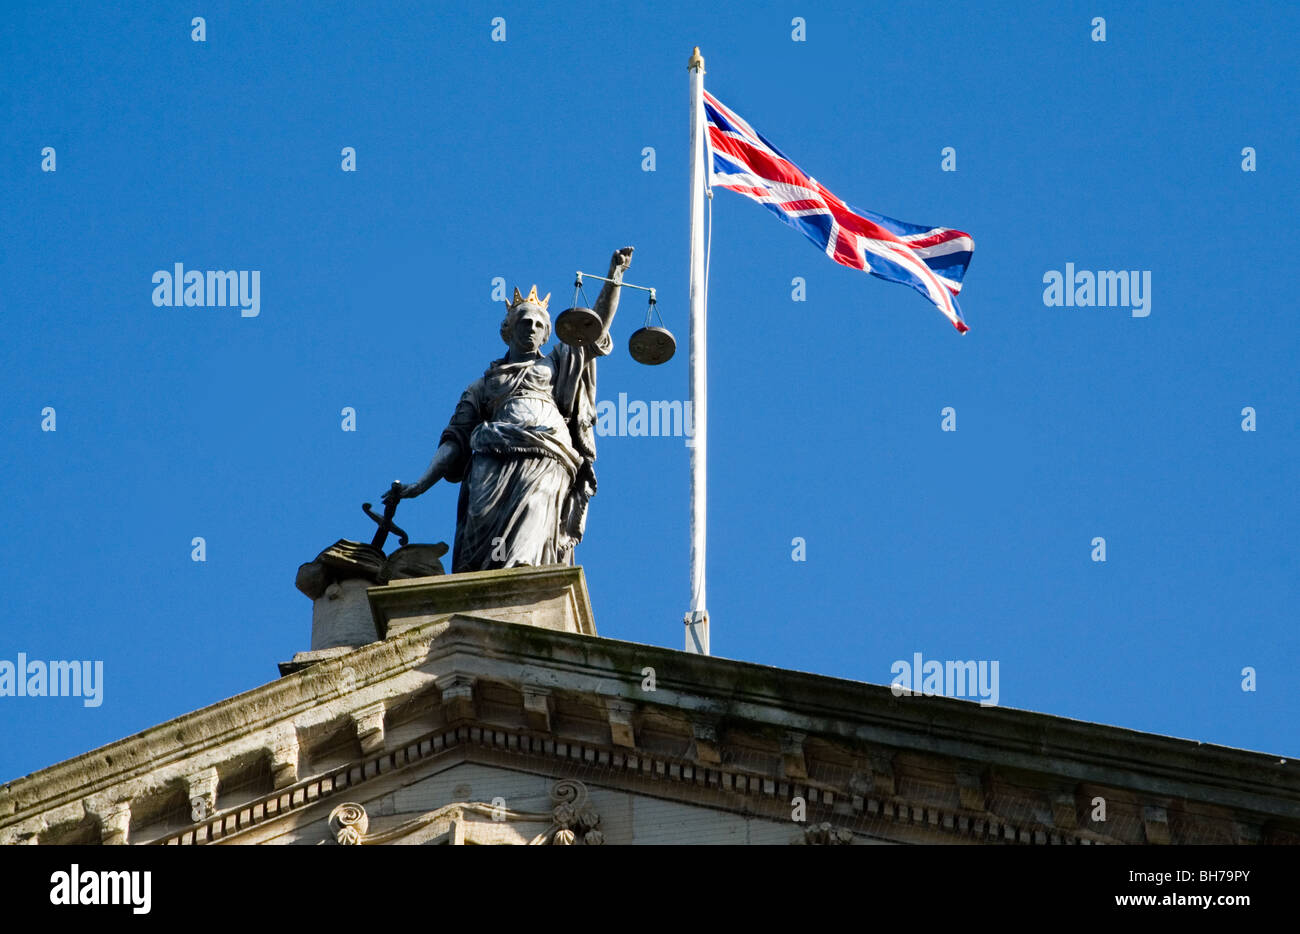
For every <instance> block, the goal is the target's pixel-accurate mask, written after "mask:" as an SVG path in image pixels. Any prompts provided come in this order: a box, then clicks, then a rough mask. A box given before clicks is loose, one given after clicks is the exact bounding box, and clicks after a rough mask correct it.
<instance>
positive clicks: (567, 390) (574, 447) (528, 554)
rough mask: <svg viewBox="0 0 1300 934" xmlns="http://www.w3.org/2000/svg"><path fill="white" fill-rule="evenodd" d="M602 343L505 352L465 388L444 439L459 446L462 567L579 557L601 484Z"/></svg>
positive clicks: (458, 554) (456, 568)
mask: <svg viewBox="0 0 1300 934" xmlns="http://www.w3.org/2000/svg"><path fill="white" fill-rule="evenodd" d="M612 347H613V342H612V341H611V340H610V337H609V334H608V333H606V334H604V335H602V336H601V339H600V340H599V341H597V342H596V343H595V344H589V345H587V346H584V347H570V346H569V345H567V344H562V343H558V342H557V345H556V347H555V349H554V350H552V351H551V352H550V354H549V355H547V356H545V357H540V358H538V359H536V360H528V361H525V362H523V363H506V362H505V359H504V358H503V359H501V360H497V361H495V362H493V364H492V365H491V366H490V367H488V369H487V371H486V372H485V373H484V374H483V376H482V378H480V379H478V380H476V381H475V382H474V383H472V384H471V385H470V387H469V388H468V389H466V390H465V392H464V393H463V394H462V395H461V397H460V402H459V403H458V404H457V405H456V411H455V414H453V415H452V417H451V423H450V424H449V425H448V426H447V428H446V430H445V431H443V433H442V437H441V439H440V440H439V444H442V443H445V442H446V441H448V440H451V441H454V442H455V443H456V445H457V447H458V449H459V454H458V456H457V458H456V461H455V463H454V464H453V465H452V466H451V467H450V468H449V469H448V471H447V473H446V479H448V480H450V481H452V482H453V483H454V482H458V481H459V482H460V484H461V490H460V501H459V503H458V505H457V509H456V543H455V550H454V551H453V553H452V571H453V572H456V573H459V572H461V571H484V570H488V569H490V568H508V567H516V566H519V565H543V564H572V563H573V548H574V546H575V545H577V543H578V542H579V541H581V539H582V532H583V528H584V526H585V524H586V514H587V501H588V500H589V499H590V497H591V496H592V495H593V494H594V493H595V492H596V479H595V473H594V472H593V470H592V462H593V461H594V460H595V459H596V444H595V434H594V432H593V430H592V426H593V424H594V422H595V410H596V358H597V357H601V356H604V355H606V354H608V353H609V352H610V350H611V349H612Z"/></svg>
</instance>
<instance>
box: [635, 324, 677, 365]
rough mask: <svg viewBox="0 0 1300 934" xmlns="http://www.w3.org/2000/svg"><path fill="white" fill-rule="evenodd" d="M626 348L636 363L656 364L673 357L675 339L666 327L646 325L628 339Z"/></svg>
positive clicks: (675, 348) (675, 347)
mask: <svg viewBox="0 0 1300 934" xmlns="http://www.w3.org/2000/svg"><path fill="white" fill-rule="evenodd" d="M627 349H628V351H629V352H630V353H631V354H632V359H633V360H635V361H636V362H637V363H644V364H645V365H646V366H658V365H659V364H660V363H667V362H668V361H669V360H671V359H672V358H673V354H674V353H676V352H677V341H676V340H674V339H673V335H672V332H671V331H669V330H668V329H667V328H651V327H646V328H642V329H641V330H639V331H637V332H636V333H635V334H633V335H632V336H631V337H630V338H629V339H628V342H627Z"/></svg>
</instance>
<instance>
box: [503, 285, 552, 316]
mask: <svg viewBox="0 0 1300 934" xmlns="http://www.w3.org/2000/svg"><path fill="white" fill-rule="evenodd" d="M550 300H551V293H550V292H547V293H546V297H545V298H538V297H537V286H533V287H532V288H531V289H529V290H528V294H527V295H526V296H525V295H520V294H519V287H518V286H515V297H514V301H511V302H507V303H506V304H507V307H509V309H510V310H511V311H514V310H515V309H516V308H518V307H519V306H520V305H522V304H524V303H525V302H527V303H529V304H531V305H537V306H538V307H539V308H541V309H542V311H546V310H547V309H546V305H547V303H548V302H550Z"/></svg>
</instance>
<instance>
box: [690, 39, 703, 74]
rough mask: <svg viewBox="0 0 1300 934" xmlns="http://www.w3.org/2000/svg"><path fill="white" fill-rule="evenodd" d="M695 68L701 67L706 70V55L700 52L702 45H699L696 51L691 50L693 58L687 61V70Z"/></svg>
mask: <svg viewBox="0 0 1300 934" xmlns="http://www.w3.org/2000/svg"><path fill="white" fill-rule="evenodd" d="M693 68H699V69H700V70H701V71H703V70H704V56H703V55H701V54H700V47H699V46H698V45H697V46H696V47H695V51H693V52H691V60H690V61H689V62H687V63H686V70H687V71H690V70H691V69H693Z"/></svg>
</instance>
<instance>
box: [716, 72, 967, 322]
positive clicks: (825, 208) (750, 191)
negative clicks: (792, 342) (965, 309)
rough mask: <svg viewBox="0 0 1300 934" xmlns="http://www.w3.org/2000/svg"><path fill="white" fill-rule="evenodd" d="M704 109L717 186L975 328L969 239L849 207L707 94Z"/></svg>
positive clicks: (955, 232) (833, 254) (854, 265)
mask: <svg viewBox="0 0 1300 934" xmlns="http://www.w3.org/2000/svg"><path fill="white" fill-rule="evenodd" d="M704 111H705V118H706V120H707V121H708V130H709V132H708V139H709V148H710V152H711V154H712V159H711V160H710V173H709V177H710V180H711V184H712V185H714V186H716V187H719V188H729V189H731V190H732V191H738V192H740V193H741V194H742V195H745V196H746V197H749V198H752V199H753V200H755V201H757V202H758V203H759V204H762V205H763V206H765V207H766V208H768V209H769V210H770V211H772V212H773V213H775V214H776V216H777V217H779V218H781V219H782V220H783V221H785V222H786V223H787V224H789V225H790V226H791V227H794V228H795V229H796V230H799V231H802V232H803V235H804V236H805V237H807V238H808V239H809V240H811V241H812V242H813V243H815V244H817V247H818V248H819V249H821V250H823V251H825V253H826V255H827V256H829V257H830V258H831V259H833V260H835V262H837V263H840V264H841V265H844V266H849V267H852V268H853V269H861V270H863V271H864V272H869V273H871V274H872V275H873V276H879V277H880V278H881V279H886V280H888V281H889V282H901V283H903V284H904V285H910V286H911V287H912V288H914V289H916V290H917V291H918V292H920V293H921V294H922V295H924V296H925V297H926V298H928V299H929V300H930V301H932V302H934V304H935V305H936V306H937V307H938V309H939V310H940V311H941V312H943V314H944V317H946V318H947V319H948V320H949V321H951V322H952V324H953V327H955V328H956V329H957V330H958V331H960V332H962V333H965V332H966V331H968V330H970V329H969V328H968V327H966V322H965V321H963V320H962V317H961V309H959V308H958V307H957V300H956V298H955V296H956V295H957V293H958V292H960V291H961V280H962V277H963V276H965V275H966V267H967V266H968V265H969V264H970V260H971V255H972V254H973V253H974V250H975V241H974V240H972V239H971V236H970V234H966V233H962V232H961V231H960V230H950V229H948V228H947V227H924V226H920V225H917V224H905V223H903V222H902V221H896V220H894V219H893V218H890V217H885V216H883V215H881V214H876V213H874V212H872V211H863V210H861V209H859V208H855V207H852V206H850V205H848V204H845V203H844V202H843V201H841V200H840V199H839V198H837V197H835V195H833V194H831V193H830V192H829V191H827V190H826V188H825V187H824V186H822V185H821V184H820V183H819V182H817V180H816V179H813V178H810V177H809V176H808V175H807V174H806V173H805V172H804V171H803V170H802V169H801V168H799V166H797V165H795V164H794V163H793V162H791V161H790V159H789V158H788V157H787V156H786V155H785V154H784V153H782V152H781V150H779V149H777V148H776V147H775V146H773V145H772V144H771V143H770V142H769V141H768V140H767V139H766V138H765V137H764V136H763V135H762V134H761V133H759V132H758V131H757V130H755V129H754V128H753V127H752V126H750V125H749V124H748V123H746V122H745V121H744V120H743V119H742V118H740V117H739V116H737V115H736V113H735V111H733V110H730V109H729V108H727V107H726V106H724V105H723V104H722V103H721V102H719V101H718V99H717V98H716V97H714V96H713V95H712V94H710V93H709V92H708V91H705V92H704Z"/></svg>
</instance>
